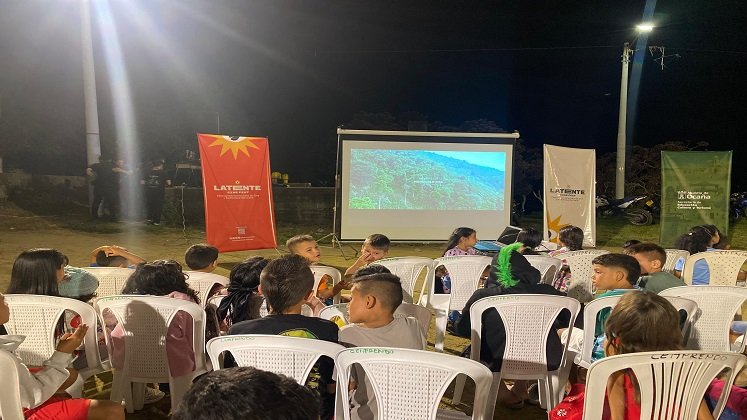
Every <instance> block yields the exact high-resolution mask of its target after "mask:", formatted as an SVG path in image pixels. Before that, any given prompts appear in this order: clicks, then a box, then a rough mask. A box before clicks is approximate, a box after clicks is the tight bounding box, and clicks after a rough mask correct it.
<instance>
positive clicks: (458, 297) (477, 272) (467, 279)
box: [431, 255, 493, 311]
mask: <svg viewBox="0 0 747 420" xmlns="http://www.w3.org/2000/svg"><path fill="white" fill-rule="evenodd" d="M492 260H493V259H492V258H491V257H487V256H483V255H464V256H459V257H441V258H438V259H436V260H434V261H433V267H434V268H435V267H438V266H440V265H443V266H444V268H446V271H448V272H449V277H450V278H451V294H450V295H449V309H450V310H457V311H461V310H462V309H464V305H465V304H466V303H467V301H468V300H469V298H470V297H472V294H473V293H474V292H475V290H477V285H478V283H479V282H480V278H481V277H482V273H483V271H485V268H486V267H489V266H490V264H491V262H492ZM431 293H433V292H432V291H431Z"/></svg>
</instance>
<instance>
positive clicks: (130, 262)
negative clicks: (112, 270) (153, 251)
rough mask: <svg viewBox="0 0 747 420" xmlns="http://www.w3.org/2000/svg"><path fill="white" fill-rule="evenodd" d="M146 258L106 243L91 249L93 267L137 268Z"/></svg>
mask: <svg viewBox="0 0 747 420" xmlns="http://www.w3.org/2000/svg"><path fill="white" fill-rule="evenodd" d="M144 262H145V259H144V258H142V257H140V256H138V255H135V254H133V253H132V252H130V251H128V250H127V249H125V248H122V247H121V246H117V245H104V246H100V247H98V248H96V249H94V250H93V251H91V264H90V266H91V267H120V268H135V266H136V265H138V264H140V263H144Z"/></svg>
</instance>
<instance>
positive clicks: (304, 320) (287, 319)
mask: <svg viewBox="0 0 747 420" xmlns="http://www.w3.org/2000/svg"><path fill="white" fill-rule="evenodd" d="M313 289H314V274H313V273H312V272H311V269H310V268H309V263H308V261H307V260H306V259H305V258H304V257H302V256H300V255H284V256H282V257H280V258H278V259H275V260H272V261H270V263H269V264H267V267H265V268H264V270H262V274H261V275H260V277H259V292H260V293H262V295H263V296H264V297H265V300H266V301H267V307H268V309H269V311H270V314H269V315H267V316H266V317H264V318H259V319H252V320H248V321H242V322H238V323H236V324H233V326H232V327H231V328H230V329H229V330H228V334H229V335H234V334H274V335H285V336H289V337H304V338H312V339H317V340H324V341H331V342H333V343H336V342H337V340H338V330H339V329H338V328H337V325H335V323H334V322H332V321H328V320H326V319H321V318H316V317H307V316H304V315H301V307H302V306H303V305H304V304H307V302H308V301H309V299H311V298H312V297H313V296H314V293H315V292H316V291H315V290H313ZM225 366H226V367H231V366H235V362H234V360H233V358H232V357H230V354H227V355H226V358H225ZM333 368H334V363H333V361H332V360H331V359H329V358H326V357H322V358H321V359H320V361H319V374H320V380H319V393H320V394H321V396H322V407H321V411H322V418H323V419H326V418H331V416H332V412H333V405H334V393H335V383H334V380H333V379H332V371H333Z"/></svg>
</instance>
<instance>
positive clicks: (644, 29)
mask: <svg viewBox="0 0 747 420" xmlns="http://www.w3.org/2000/svg"><path fill="white" fill-rule="evenodd" d="M635 29H636V31H638V32H639V33H649V32H651V31H653V30H654V24H653V23H648V22H644V23H641V24H639V25H636V27H635Z"/></svg>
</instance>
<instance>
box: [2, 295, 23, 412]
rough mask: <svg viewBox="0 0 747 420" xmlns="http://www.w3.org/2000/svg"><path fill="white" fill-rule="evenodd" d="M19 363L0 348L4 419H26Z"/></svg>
mask: <svg viewBox="0 0 747 420" xmlns="http://www.w3.org/2000/svg"><path fill="white" fill-rule="evenodd" d="M6 296H10V295H6ZM11 314H12V312H11ZM17 363H18V362H17V360H16V358H15V356H13V354H11V353H8V352H7V351H1V350H0V378H3V382H4V383H5V385H3V392H0V418H3V419H4V420H24V418H25V417H24V416H23V407H22V406H21V388H20V379H19V378H18V370H17V369H18V368H17V367H16V364H17Z"/></svg>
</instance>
